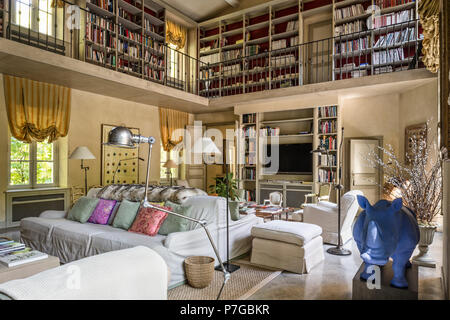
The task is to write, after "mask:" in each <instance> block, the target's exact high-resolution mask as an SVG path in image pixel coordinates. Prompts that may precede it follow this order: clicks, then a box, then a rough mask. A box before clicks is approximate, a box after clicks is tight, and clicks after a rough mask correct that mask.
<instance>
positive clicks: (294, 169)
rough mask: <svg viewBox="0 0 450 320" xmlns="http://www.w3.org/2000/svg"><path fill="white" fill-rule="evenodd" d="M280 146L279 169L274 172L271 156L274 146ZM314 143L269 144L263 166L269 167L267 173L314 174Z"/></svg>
mask: <svg viewBox="0 0 450 320" xmlns="http://www.w3.org/2000/svg"><path fill="white" fill-rule="evenodd" d="M276 147H279V153H278V154H279V161H278V171H277V172H274V171H272V169H270V167H271V162H270V157H271V155H272V148H276ZM311 151H312V143H294V144H279V145H271V144H267V152H266V153H267V158H266V161H265V163H266V164H264V165H263V166H264V167H265V168H267V169H266V170H265V171H266V173H267V174H276V173H278V174H312V172H313V157H312V153H311Z"/></svg>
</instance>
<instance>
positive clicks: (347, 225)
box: [303, 190, 363, 245]
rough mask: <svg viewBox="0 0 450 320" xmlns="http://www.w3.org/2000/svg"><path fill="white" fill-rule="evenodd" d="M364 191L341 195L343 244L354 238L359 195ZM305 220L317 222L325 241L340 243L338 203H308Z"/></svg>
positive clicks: (304, 214) (304, 212) (312, 222)
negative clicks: (353, 229) (354, 223)
mask: <svg viewBox="0 0 450 320" xmlns="http://www.w3.org/2000/svg"><path fill="white" fill-rule="evenodd" d="M362 194H363V193H362V192H361V191H359V190H352V191H349V192H347V193H345V194H344V195H343V196H342V197H341V244H344V243H346V242H347V241H349V240H350V239H351V238H352V224H353V220H354V219H355V216H356V214H357V213H358V208H359V205H358V201H357V199H356V196H357V195H362ZM303 222H306V223H311V224H316V225H318V226H320V227H321V228H322V230H323V233H322V238H323V242H325V243H330V244H336V245H337V243H338V232H337V231H338V206H337V204H336V203H332V202H328V201H320V202H319V203H317V204H307V205H306V206H305V208H304V209H303Z"/></svg>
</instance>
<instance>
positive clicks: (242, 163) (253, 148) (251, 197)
mask: <svg viewBox="0 0 450 320" xmlns="http://www.w3.org/2000/svg"><path fill="white" fill-rule="evenodd" d="M257 123H258V121H257V114H256V113H249V114H243V115H241V116H240V139H239V151H240V152H239V156H240V159H239V162H238V164H239V165H238V175H239V183H240V189H242V190H244V197H245V200H246V201H256V180H257V176H256V167H257V161H258V158H257V131H256V128H257Z"/></svg>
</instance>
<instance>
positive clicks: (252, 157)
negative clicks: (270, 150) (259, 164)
mask: <svg viewBox="0 0 450 320" xmlns="http://www.w3.org/2000/svg"><path fill="white" fill-rule="evenodd" d="M244 160H245V164H256V154H247V155H245V158H244Z"/></svg>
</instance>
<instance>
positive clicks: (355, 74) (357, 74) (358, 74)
mask: <svg viewBox="0 0 450 320" xmlns="http://www.w3.org/2000/svg"><path fill="white" fill-rule="evenodd" d="M350 75H351V77H352V78H361V77H365V76H367V75H368V71H367V70H366V69H364V70H353V71H351V72H350Z"/></svg>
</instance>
